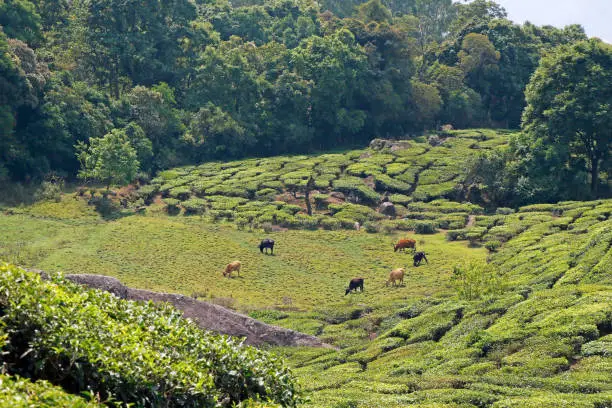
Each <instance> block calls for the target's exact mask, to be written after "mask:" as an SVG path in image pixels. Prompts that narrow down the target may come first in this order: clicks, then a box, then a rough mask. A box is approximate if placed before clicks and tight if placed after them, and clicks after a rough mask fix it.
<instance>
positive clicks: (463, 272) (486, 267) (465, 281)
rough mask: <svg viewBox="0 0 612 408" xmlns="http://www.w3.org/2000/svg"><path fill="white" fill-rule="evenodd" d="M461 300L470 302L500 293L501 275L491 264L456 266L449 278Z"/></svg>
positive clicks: (473, 263)
mask: <svg viewBox="0 0 612 408" xmlns="http://www.w3.org/2000/svg"><path fill="white" fill-rule="evenodd" d="M451 281H452V282H453V284H454V286H455V288H456V289H457V292H458V294H459V296H460V297H461V298H464V299H467V300H472V299H478V298H480V297H481V296H483V295H487V294H494V293H501V292H502V290H503V285H502V280H501V274H500V272H499V270H498V269H497V268H496V267H494V266H493V265H491V264H486V263H476V262H472V263H468V264H465V265H456V266H455V267H454V268H453V276H452V277H451Z"/></svg>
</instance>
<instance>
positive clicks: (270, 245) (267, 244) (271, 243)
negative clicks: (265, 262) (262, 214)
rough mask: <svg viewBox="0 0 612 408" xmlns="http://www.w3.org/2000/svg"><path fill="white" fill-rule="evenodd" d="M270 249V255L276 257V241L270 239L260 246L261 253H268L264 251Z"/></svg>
mask: <svg viewBox="0 0 612 408" xmlns="http://www.w3.org/2000/svg"><path fill="white" fill-rule="evenodd" d="M266 248H270V253H271V254H272V255H274V240H273V239H270V238H266V239H263V240H262V241H261V243H260V244H259V252H261V253H262V254H264V253H266V252H265V251H264V250H265V249H266Z"/></svg>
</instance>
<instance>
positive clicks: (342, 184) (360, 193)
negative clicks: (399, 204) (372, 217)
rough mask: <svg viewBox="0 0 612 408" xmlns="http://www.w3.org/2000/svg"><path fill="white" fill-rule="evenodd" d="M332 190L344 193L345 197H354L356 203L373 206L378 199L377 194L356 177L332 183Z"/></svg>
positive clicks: (344, 178) (340, 179)
mask: <svg viewBox="0 0 612 408" xmlns="http://www.w3.org/2000/svg"><path fill="white" fill-rule="evenodd" d="M332 184H333V186H334V189H335V190H337V191H340V192H342V193H344V194H345V195H346V196H347V197H355V198H356V199H357V200H358V201H363V202H364V203H367V204H375V203H377V202H378V200H379V199H380V196H379V195H378V193H376V192H375V191H374V190H372V189H371V188H370V187H368V186H366V185H365V184H364V183H363V181H362V180H361V179H359V178H357V177H343V178H339V179H338V180H334V181H333V183H332Z"/></svg>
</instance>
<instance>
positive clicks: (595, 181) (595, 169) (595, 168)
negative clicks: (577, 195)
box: [591, 158, 599, 198]
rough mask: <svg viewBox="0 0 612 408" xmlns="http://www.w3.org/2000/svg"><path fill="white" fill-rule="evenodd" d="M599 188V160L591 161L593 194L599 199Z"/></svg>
mask: <svg viewBox="0 0 612 408" xmlns="http://www.w3.org/2000/svg"><path fill="white" fill-rule="evenodd" d="M598 186H599V159H598V158H594V159H592V160H591V193H592V194H593V198H597V187H598Z"/></svg>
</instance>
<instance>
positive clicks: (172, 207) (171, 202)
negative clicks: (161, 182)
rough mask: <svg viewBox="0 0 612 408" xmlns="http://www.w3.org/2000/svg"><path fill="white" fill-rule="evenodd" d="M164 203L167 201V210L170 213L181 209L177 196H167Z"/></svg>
mask: <svg viewBox="0 0 612 408" xmlns="http://www.w3.org/2000/svg"><path fill="white" fill-rule="evenodd" d="M164 203H166V211H168V214H176V213H178V212H179V211H180V208H179V204H180V201H179V200H177V199H176V198H165V199H164Z"/></svg>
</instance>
